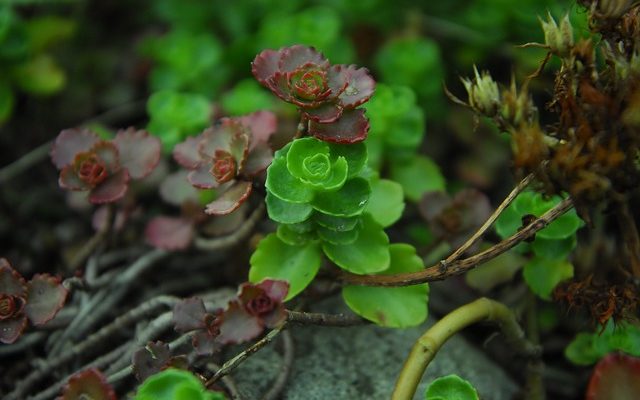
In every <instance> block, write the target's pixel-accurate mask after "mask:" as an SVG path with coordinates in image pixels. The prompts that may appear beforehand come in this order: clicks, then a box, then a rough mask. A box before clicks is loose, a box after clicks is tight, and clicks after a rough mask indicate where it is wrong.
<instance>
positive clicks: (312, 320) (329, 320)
mask: <svg viewBox="0 0 640 400" xmlns="http://www.w3.org/2000/svg"><path fill="white" fill-rule="evenodd" d="M287 321H288V322H292V323H296V324H303V325H322V326H339V327H346V326H354V325H363V324H368V323H369V321H367V320H365V319H363V318H361V317H359V316H357V315H346V314H323V313H309V312H301V311H290V310H287Z"/></svg>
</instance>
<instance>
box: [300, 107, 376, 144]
mask: <svg viewBox="0 0 640 400" xmlns="http://www.w3.org/2000/svg"><path fill="white" fill-rule="evenodd" d="M368 131H369V120H368V119H367V118H366V117H365V116H364V109H362V108H358V109H356V110H350V111H345V112H343V113H342V116H341V117H340V118H338V119H337V120H336V121H335V122H331V123H328V124H321V123H318V122H314V121H311V122H310V123H309V134H310V135H313V136H315V137H317V138H318V139H320V140H325V141H327V142H334V143H343V144H349V143H357V142H362V141H363V140H365V139H366V138H367V132H368Z"/></svg>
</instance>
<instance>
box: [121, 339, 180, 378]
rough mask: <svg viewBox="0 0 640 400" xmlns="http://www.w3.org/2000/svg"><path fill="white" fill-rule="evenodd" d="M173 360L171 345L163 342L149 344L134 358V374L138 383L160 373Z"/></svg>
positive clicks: (136, 353)
mask: <svg viewBox="0 0 640 400" xmlns="http://www.w3.org/2000/svg"><path fill="white" fill-rule="evenodd" d="M170 358H171V350H170V349H169V345H168V344H166V343H163V342H160V341H158V342H155V343H154V342H149V343H147V345H146V346H145V347H144V348H142V349H140V350H138V351H136V352H135V353H134V354H133V357H132V362H131V364H132V369H133V374H134V375H135V376H136V379H137V380H138V381H144V380H145V379H147V378H148V377H150V376H151V375H153V374H155V373H158V372H160V370H161V369H162V368H164V367H165V366H166V365H167V364H168V362H169V359H170Z"/></svg>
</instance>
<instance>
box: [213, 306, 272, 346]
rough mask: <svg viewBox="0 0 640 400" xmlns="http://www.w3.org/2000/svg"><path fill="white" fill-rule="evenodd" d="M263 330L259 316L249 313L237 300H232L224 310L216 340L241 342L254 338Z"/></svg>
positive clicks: (229, 342) (224, 342) (223, 342)
mask: <svg viewBox="0 0 640 400" xmlns="http://www.w3.org/2000/svg"><path fill="white" fill-rule="evenodd" d="M263 330H264V326H263V323H262V321H261V320H260V319H259V318H256V317H255V316H253V315H251V314H249V313H248V312H247V311H246V310H245V309H244V307H243V306H242V305H241V304H239V303H238V302H237V301H232V302H229V306H228V307H227V309H226V310H225V311H224V314H223V320H222V324H221V325H220V335H219V336H218V338H217V340H218V341H219V342H220V343H221V344H238V343H243V342H246V341H249V340H251V339H255V338H256V337H258V335H260V334H261V333H262V331H263Z"/></svg>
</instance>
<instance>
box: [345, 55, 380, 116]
mask: <svg viewBox="0 0 640 400" xmlns="http://www.w3.org/2000/svg"><path fill="white" fill-rule="evenodd" d="M347 69H348V70H349V81H348V85H347V87H346V88H345V89H344V91H342V93H340V96H339V99H340V103H341V104H342V106H343V107H344V108H356V107H358V106H359V105H361V104H363V103H365V102H366V101H368V100H369V99H370V98H371V96H372V95H373V92H374V90H375V88H376V81H375V80H373V78H372V77H371V75H369V71H368V70H367V69H366V68H357V67H356V66H355V65H350V66H348V67H347Z"/></svg>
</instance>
